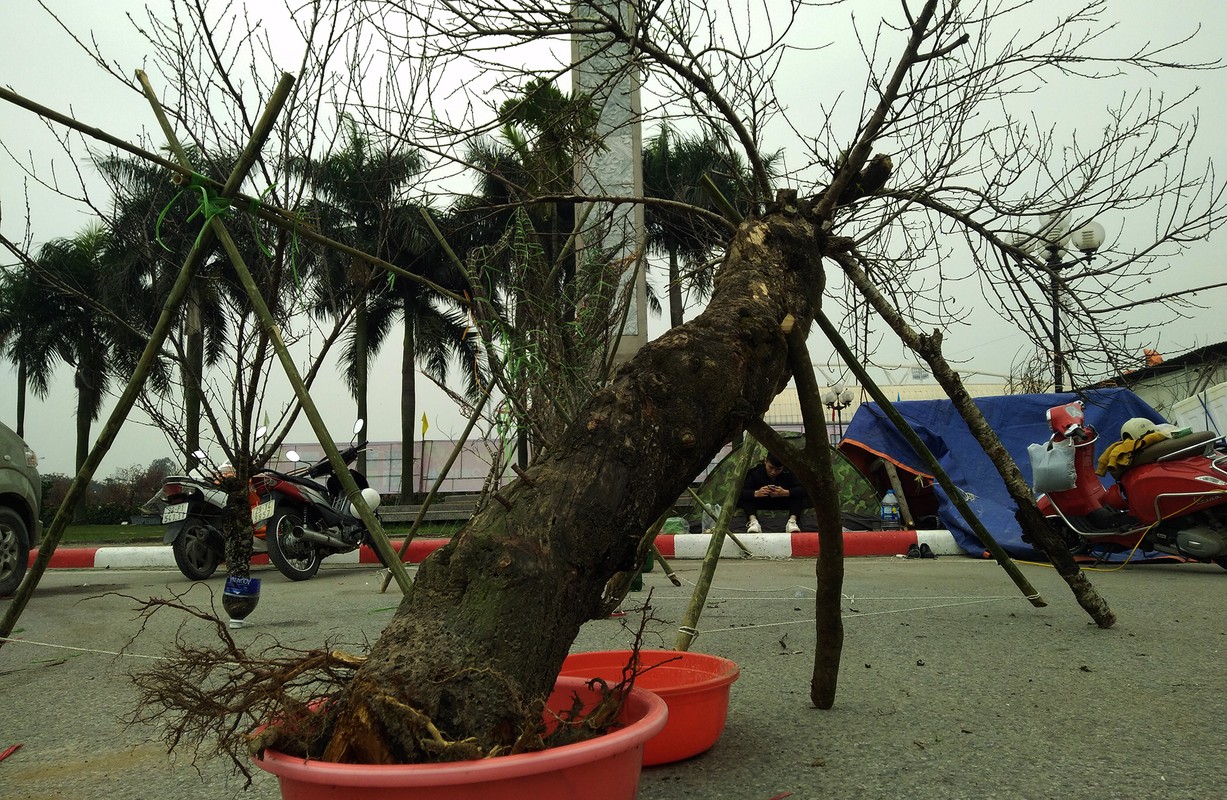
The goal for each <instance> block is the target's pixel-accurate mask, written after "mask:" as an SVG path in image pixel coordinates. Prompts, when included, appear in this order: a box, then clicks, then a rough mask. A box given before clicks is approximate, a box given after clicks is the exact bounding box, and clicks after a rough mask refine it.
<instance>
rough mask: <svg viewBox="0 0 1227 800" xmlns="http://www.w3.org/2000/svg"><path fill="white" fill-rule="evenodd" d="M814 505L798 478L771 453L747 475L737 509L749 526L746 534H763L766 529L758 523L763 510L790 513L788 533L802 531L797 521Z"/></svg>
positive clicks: (786, 528) (786, 526)
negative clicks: (759, 513) (806, 509)
mask: <svg viewBox="0 0 1227 800" xmlns="http://www.w3.org/2000/svg"><path fill="white" fill-rule="evenodd" d="M810 505H813V504H812V503H810V500H809V495H807V494H806V493H805V490H804V489H802V488H801V484H800V483H799V482H798V481H797V478H796V476H794V475H793V474H792V472H790V471H789V470H788V469H786V468H785V467H784V465H783V463H781V462H780V460H779V459H778V458H776V457H775V456H774V455H773V454H771V453H768V454H767V458H766V460H764V461H763V462H762V463H761V464H758V465H757V466H755V467H752V468H751V469H750V471H749V472H747V473H746V480H745V483H743V484H742V485H741V495H740V496H739V497H738V498H737V507H738V508H740V509H741V510H742V511H743V512H745V515H746V517H747V518H748V520H749V521H748V522H747V523H746V533H762V531H763V526H762V525H760V524H759V522H758V516H757V515H758V511H759V509H780V510H784V509H787V511H788V522H787V523H786V524H785V526H784V531H785V532H786V533H795V532H797V531H799V530H801V526H799V525H798V524H797V518H798V517H800V516H801V512H802V510H803V509H805V508H806V507H808V506H810Z"/></svg>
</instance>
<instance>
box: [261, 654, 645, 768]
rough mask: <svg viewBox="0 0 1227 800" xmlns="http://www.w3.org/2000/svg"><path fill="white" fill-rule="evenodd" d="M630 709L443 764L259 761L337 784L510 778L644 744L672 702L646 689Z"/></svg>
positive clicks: (632, 698)
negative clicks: (540, 744)
mask: <svg viewBox="0 0 1227 800" xmlns="http://www.w3.org/2000/svg"><path fill="white" fill-rule="evenodd" d="M584 683H585V679H584V678H574V677H560V678H558V680H557V682H556V683H555V691H557V690H559V689H563V690H570V689H580V688H582V687H583V686H584ZM624 708H625V709H626V711H625V712H624V714H627V713H628V714H630V715H631V717H632V721H631V722H630V723H628V724H627V725H626V726H625V727H622V728H619V729H617V730H614V731H610V732H609V733H607V734H605V735H604V736H598V737H597V738H595V739H589V740H588V741H584V742H576V743H574V744H568V745H563V746H561V747H553V748H550V749H548V750H540V751H537V752H533V753H518V754H516V755H511V756H498V757H496V758H486V759H481V760H479V761H453V762H449V763H445V764H337V763H334V762H331V761H316V760H313V759H307V758H299V757H297V756H290V755H286V754H285V753H282V752H280V751H277V750H273V749H272V748H267V749H265V751H264V756H263V758H257V759H255V761H256V764H257V766H259V767H261V768H262V769H264V770H267V771H268V772H271V773H273V774H274V775H279V776H283V777H286V778H292V779H306V780H315V781H318V780H319V779H320V778H321V776H324V775H326V776H327V779H328V780H329V781H330V782H332V783H334V784H336V785H338V786H365V785H367V784H368V783H369V782H371V781H377V782H378V783H379V785H382V786H423V785H431V786H443V785H460V784H466V783H479V782H482V781H491V780H506V779H508V778H518V777H521V776H523V775H533V774H537V773H541V772H550V771H555V770H562V769H566V768H568V767H572V766H576V765H580V764H585V763H588V762H591V761H596V760H598V759H601V758H605V757H609V756H612V755H616V754H618V753H621V752H624V751H626V750H630V749H631V748H633V747H636V746H638V745H642V744H643V743H644V742H646V741H647V740H648V739H650V738H652V737H653V736H655V735H656V734H657V733H659V732H660V731H661V730H662V729H663V728H664V727H665V721H666V718H667V716H668V707H667V706H666V704H665V701H664V700H662V699H661V698H660V697H658V696H656V695H655V694H653V693H652V692H649V691H647V690H644V689H638V688H636V689H632V690H631V692H630V694H628V695H627V698H626V704H625V706H624Z"/></svg>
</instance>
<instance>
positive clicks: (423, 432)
mask: <svg viewBox="0 0 1227 800" xmlns="http://www.w3.org/2000/svg"><path fill="white" fill-rule="evenodd" d="M429 427H430V423H429V422H427V421H426V412H425V411H423V412H422V436H423V437H425V436H426V429H427V428H429Z"/></svg>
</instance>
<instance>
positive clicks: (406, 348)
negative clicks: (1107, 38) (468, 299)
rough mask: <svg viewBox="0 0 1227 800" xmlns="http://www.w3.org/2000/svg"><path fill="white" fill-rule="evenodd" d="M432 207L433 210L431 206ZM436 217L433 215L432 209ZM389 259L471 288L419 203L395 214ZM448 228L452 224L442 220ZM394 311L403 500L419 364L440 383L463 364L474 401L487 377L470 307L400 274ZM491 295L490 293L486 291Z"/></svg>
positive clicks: (409, 487)
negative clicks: (428, 226) (398, 336)
mask: <svg viewBox="0 0 1227 800" xmlns="http://www.w3.org/2000/svg"><path fill="white" fill-rule="evenodd" d="M427 210H429V209H427ZM431 215H432V217H433V216H435V215H434V214H433V213H432V214H431ZM395 217H396V224H395V225H394V228H395V230H396V235H395V237H394V238H393V241H392V252H391V260H392V262H393V263H395V264H396V265H397V266H399V267H402V268H404V269H405V270H406V271H408V272H410V273H413V274H415V275H420V276H422V277H424V278H428V279H429V280H430V281H432V282H433V283H435V284H437V285H439V286H442V287H443V288H445V289H448V290H451V291H453V292H455V293H457V294H460V293H463V292H466V291H467V290H468V282H467V280H466V279H465V276H464V275H463V274H461V272H460V271H459V270H458V269H456V268H455V266H453V264H452V262H451V261H450V260H449V259H448V257H447V256H446V254H445V253H444V252H443V250H442V247H441V246H440V245H439V244H438V242H437V241H436V240H435V238H434V236H433V234H432V233H430V232H429V231H427V230H424V228H425V225H424V223H423V220H422V216H421V213H420V211H419V209H418V208H417V207H413V206H406V207H402V208H401V209H399V210H398V211H397V212H396V214H395ZM444 227H445V228H446V227H449V226H448V224H447V222H446V221H445V222H444ZM393 292H394V295H395V298H396V310H397V311H398V312H399V314H400V317H401V320H402V322H403V332H402V345H403V348H402V355H401V410H400V411H401V452H402V461H401V480H400V486H401V501H402V502H407V501H408V499H409V496H410V494H411V493H412V491H413V486H414V482H413V478H414V475H413V452H414V443H415V441H416V438H417V434H416V429H417V419H418V414H417V387H416V381H415V377H416V369H417V366H418V365H421V368H422V371H423V372H424V373H425V374H426V375H427V376H429V377H430V378H431V379H432V380H434V381H435V382H436V383H439V384H444V383H446V382H447V378H448V373H449V371H450V370H449V367H450V365H451V364H453V363H457V364H459V366H460V371H461V374H462V376H463V380H464V395H465V396H466V397H467V399H468V400H469V401H470V402H473V403H476V402H477V400H478V398H479V397H480V396H481V394H482V389H483V387H484V386H485V384H486V382H487V380H488V377H487V375H486V368H485V364H484V359H483V357H482V354H481V350H480V347H479V341H480V340H479V337H478V336H477V332H476V331H475V330H473V329H472V328H471V326H470V324H469V315H468V310H467V309H463V308H460V307H459V306H457V305H456V304H455V303H453V302H451V301H449V300H446V299H445V298H442V297H441V296H440V295H439V294H438V293H437V292H435V291H434V290H432V289H429V288H427V287H426V286H424V285H423V284H421V283H419V282H417V281H414V280H411V279H408V278H405V277H402V276H399V275H398V276H397V277H396V278H395V279H394V281H393ZM488 294H490V293H488Z"/></svg>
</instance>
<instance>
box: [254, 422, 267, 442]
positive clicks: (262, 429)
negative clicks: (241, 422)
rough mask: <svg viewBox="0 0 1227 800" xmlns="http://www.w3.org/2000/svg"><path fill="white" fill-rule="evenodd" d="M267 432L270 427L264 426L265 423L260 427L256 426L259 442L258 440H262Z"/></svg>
mask: <svg viewBox="0 0 1227 800" xmlns="http://www.w3.org/2000/svg"><path fill="white" fill-rule="evenodd" d="M266 433H268V428H266V427H264V426H263V425H261V426H260V427H258V428H256V441H257V442H258V441H260V440H261V439H263V438H264V434H266Z"/></svg>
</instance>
